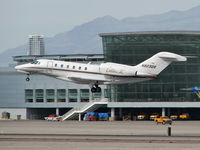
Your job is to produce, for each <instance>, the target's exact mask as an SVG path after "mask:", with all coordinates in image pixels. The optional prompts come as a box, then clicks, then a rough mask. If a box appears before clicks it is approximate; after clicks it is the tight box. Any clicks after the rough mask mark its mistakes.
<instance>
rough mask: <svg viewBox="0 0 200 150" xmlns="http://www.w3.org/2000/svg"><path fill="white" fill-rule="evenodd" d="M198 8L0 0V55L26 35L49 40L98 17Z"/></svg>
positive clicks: (191, 3)
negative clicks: (39, 35)
mask: <svg viewBox="0 0 200 150" xmlns="http://www.w3.org/2000/svg"><path fill="white" fill-rule="evenodd" d="M198 5H200V0H0V41H1V42H0V52H2V51H4V50H6V49H8V48H14V47H16V46H19V45H22V44H24V43H26V42H27V41H28V35H29V34H44V35H45V36H46V37H52V36H54V35H55V34H57V33H61V32H64V31H69V30H70V29H72V28H73V27H74V26H76V25H80V24H82V23H85V22H88V21H91V20H93V19H94V18H97V17H103V16H106V15H110V16H113V17H115V18H117V19H122V18H125V17H130V16H132V17H138V16H143V15H147V14H160V13H164V12H167V11H170V10H187V9H190V8H192V7H195V6H198Z"/></svg>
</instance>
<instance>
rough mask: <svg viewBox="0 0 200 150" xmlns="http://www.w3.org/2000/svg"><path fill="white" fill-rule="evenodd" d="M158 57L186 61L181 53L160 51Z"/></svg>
mask: <svg viewBox="0 0 200 150" xmlns="http://www.w3.org/2000/svg"><path fill="white" fill-rule="evenodd" d="M158 57H160V58H162V59H164V60H166V61H186V60H187V58H186V57H184V56H181V55H177V54H174V53H168V52H161V53H160V54H159V55H158Z"/></svg>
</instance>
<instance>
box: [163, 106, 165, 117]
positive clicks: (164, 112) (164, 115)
mask: <svg viewBox="0 0 200 150" xmlns="http://www.w3.org/2000/svg"><path fill="white" fill-rule="evenodd" d="M162 116H165V108H162Z"/></svg>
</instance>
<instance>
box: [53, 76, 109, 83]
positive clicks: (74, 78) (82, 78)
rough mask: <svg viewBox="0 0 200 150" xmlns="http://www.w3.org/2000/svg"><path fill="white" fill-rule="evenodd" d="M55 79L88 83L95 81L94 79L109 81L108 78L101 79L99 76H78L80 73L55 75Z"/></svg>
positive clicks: (100, 81)
mask: <svg viewBox="0 0 200 150" xmlns="http://www.w3.org/2000/svg"><path fill="white" fill-rule="evenodd" d="M57 79H60V80H65V81H70V82H75V83H78V84H90V83H95V82H96V81H98V82H99V83H101V84H102V83H104V82H111V80H109V79H102V78H101V77H98V76H95V77H94V76H90V75H87V76H80V75H75V74H74V75H72V76H68V77H57Z"/></svg>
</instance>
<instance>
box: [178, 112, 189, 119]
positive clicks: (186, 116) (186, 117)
mask: <svg viewBox="0 0 200 150" xmlns="http://www.w3.org/2000/svg"><path fill="white" fill-rule="evenodd" d="M179 118H180V119H189V114H187V113H186V114H182V115H179Z"/></svg>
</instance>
